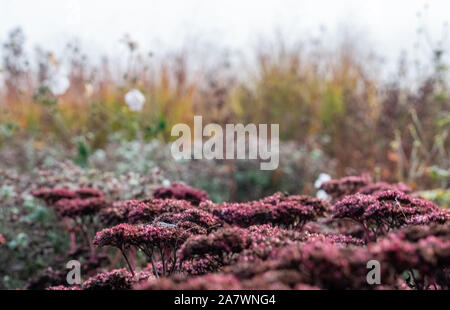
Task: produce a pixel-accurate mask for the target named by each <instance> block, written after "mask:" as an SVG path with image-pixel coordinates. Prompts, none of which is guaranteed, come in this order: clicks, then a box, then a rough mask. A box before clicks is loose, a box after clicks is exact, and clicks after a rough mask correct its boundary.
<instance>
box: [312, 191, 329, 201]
mask: <svg viewBox="0 0 450 310" xmlns="http://www.w3.org/2000/svg"><path fill="white" fill-rule="evenodd" d="M316 197H317V198H320V199H324V200H330V199H331V197H330V196H328V194H327V193H326V192H325V191H324V190H318V191H317V193H316Z"/></svg>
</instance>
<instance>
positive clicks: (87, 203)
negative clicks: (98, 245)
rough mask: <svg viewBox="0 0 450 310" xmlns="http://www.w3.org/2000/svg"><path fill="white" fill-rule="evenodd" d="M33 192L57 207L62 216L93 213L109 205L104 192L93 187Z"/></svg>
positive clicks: (78, 215)
mask: <svg viewBox="0 0 450 310" xmlns="http://www.w3.org/2000/svg"><path fill="white" fill-rule="evenodd" d="M32 194H33V196H34V197H36V198H39V199H42V200H44V201H45V202H46V203H47V205H49V206H51V207H53V208H55V210H56V211H57V212H58V214H59V215H60V216H62V217H71V218H77V217H81V216H84V215H93V214H96V213H98V212H99V211H100V210H101V209H103V208H106V207H107V206H108V205H109V202H108V201H107V200H106V199H105V198H104V196H103V194H102V193H101V192H100V191H98V190H96V189H93V188H79V189H77V190H75V191H70V190H68V189H65V188H53V189H50V188H42V189H39V190H37V191H34V192H33V193H32Z"/></svg>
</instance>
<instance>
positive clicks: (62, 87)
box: [48, 74, 70, 96]
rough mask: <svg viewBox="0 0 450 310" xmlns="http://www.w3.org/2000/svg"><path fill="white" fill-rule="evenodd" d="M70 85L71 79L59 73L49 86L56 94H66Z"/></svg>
mask: <svg viewBox="0 0 450 310" xmlns="http://www.w3.org/2000/svg"><path fill="white" fill-rule="evenodd" d="M69 86H70V81H69V79H68V78H67V77H66V76H65V75H62V74H57V75H55V76H54V77H53V78H52V79H51V80H50V83H49V85H48V88H50V90H51V92H52V93H53V94H54V95H55V96H59V95H62V94H64V93H65V92H66V91H67V89H68V88H69Z"/></svg>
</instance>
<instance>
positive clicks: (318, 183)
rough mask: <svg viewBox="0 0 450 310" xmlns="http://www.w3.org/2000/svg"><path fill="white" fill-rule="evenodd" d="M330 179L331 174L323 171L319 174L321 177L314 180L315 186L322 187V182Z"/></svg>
mask: <svg viewBox="0 0 450 310" xmlns="http://www.w3.org/2000/svg"><path fill="white" fill-rule="evenodd" d="M330 180H331V176H330V175H329V174H327V173H321V174H319V177H318V178H317V180H316V181H315V182H314V187H315V188H320V186H321V185H322V183H324V182H327V181H330Z"/></svg>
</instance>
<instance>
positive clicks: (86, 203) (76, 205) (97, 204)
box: [54, 197, 108, 218]
mask: <svg viewBox="0 0 450 310" xmlns="http://www.w3.org/2000/svg"><path fill="white" fill-rule="evenodd" d="M54 207H55V209H56V211H57V212H58V213H59V214H60V215H61V216H62V217H71V218H76V217H80V216H85V215H94V214H96V213H98V212H99V211H100V210H101V209H104V208H106V207H108V202H107V201H106V200H105V199H104V198H103V197H92V198H85V199H81V198H76V199H61V200H58V202H56V203H55V205H54Z"/></svg>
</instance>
